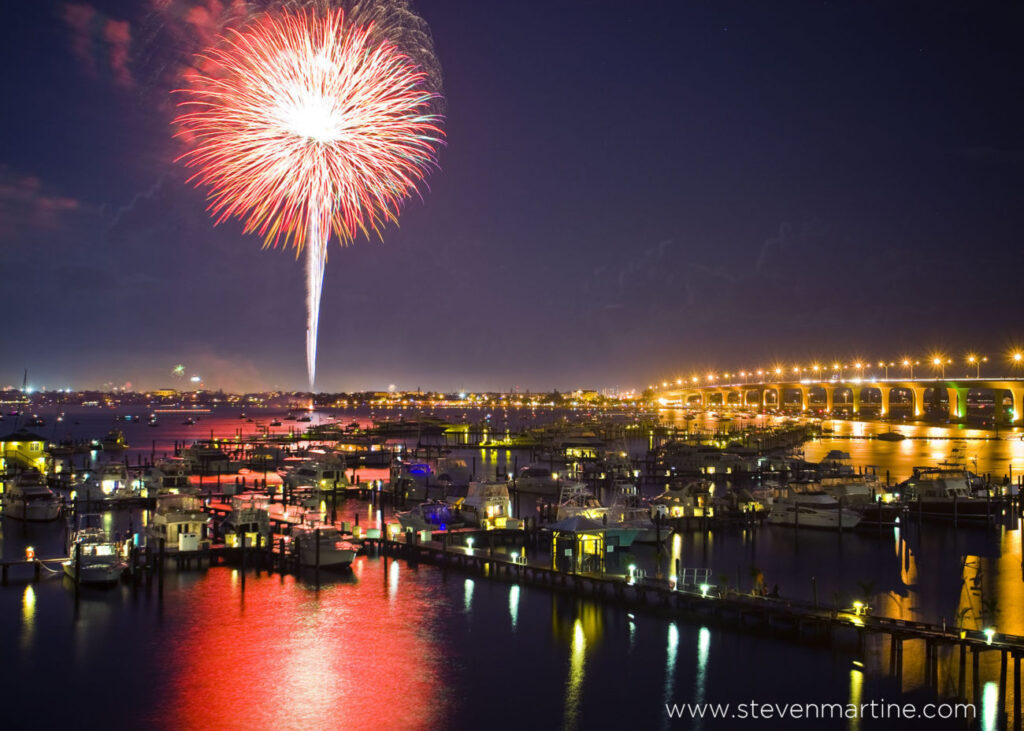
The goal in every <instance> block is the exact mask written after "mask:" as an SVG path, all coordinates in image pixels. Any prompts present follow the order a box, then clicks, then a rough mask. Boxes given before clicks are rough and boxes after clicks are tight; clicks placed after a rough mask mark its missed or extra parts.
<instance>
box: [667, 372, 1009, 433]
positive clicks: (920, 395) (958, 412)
mask: <svg viewBox="0 0 1024 731" xmlns="http://www.w3.org/2000/svg"><path fill="white" fill-rule="evenodd" d="M894 391H899V392H901V394H903V395H909V397H910V400H911V403H910V407H911V409H912V410H913V414H914V416H920V415H921V414H922V413H923V412H924V408H925V405H926V403H935V402H942V401H945V403H946V408H947V409H948V412H949V419H950V421H958V420H961V419H964V418H965V417H966V416H967V396H968V394H969V393H972V394H975V398H977V397H978V396H979V395H984V394H991V396H992V399H993V403H994V404H995V409H996V413H997V414H998V412H999V409H1000V407H1001V405H1002V404H1004V403H1005V399H1006V398H1007V397H1009V398H1010V399H1011V401H1012V413H1011V423H1013V424H1024V378H957V379H945V378H916V379H907V378H892V379H889V378H878V379H874V378H869V379H864V378H845V379H844V378H832V379H829V380H809V379H803V380H792V381H786V380H780V381H763V382H760V383H709V384H705V385H698V384H693V385H688V384H682V385H679V386H672V385H669V386H668V387H666V388H661V389H658V391H657V398H658V399H659V400H660V401H661V402H662V403H663V404H665V405H672V404H677V405H680V406H700V407H703V408H711V407H714V406H720V407H722V408H736V409H747V408H758V409H764V408H780V407H781V406H782V405H784V404H786V403H787V399H790V400H791V402H792V404H793V406H794V407H795V406H796V405H797V401H796V399H795V398H794V397H795V394H797V393H799V395H800V401H799V405H800V410H801V411H809V410H811V409H812V408H815V407H817V406H820V407H821V408H823V409H824V410H825V411H826V412H833V411H835V408H836V405H837V404H838V405H840V406H843V407H844V408H847V407H848V408H849V409H850V411H851V412H852V413H854V414H857V413H859V412H860V410H861V407H862V406H866V405H870V406H871V407H872V409H874V408H876V407H877V408H878V409H879V413H880V414H881V415H883V416H885V415H887V414H888V413H889V411H890V400H891V398H892V395H893V392H894ZM929 392H930V395H931V399H929V400H927V401H926V399H925V396H926V395H929ZM812 397H813V400H814V402H815V406H812Z"/></svg>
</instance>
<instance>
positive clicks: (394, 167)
mask: <svg viewBox="0 0 1024 731" xmlns="http://www.w3.org/2000/svg"><path fill="white" fill-rule="evenodd" d="M378 31H379V29H378V28H377V26H376V24H375V23H373V22H370V23H367V24H358V23H355V22H353V21H352V19H351V18H350V17H347V16H346V15H345V13H344V11H343V10H342V9H340V8H333V9H331V8H328V9H323V10H319V11H318V10H305V9H303V10H292V11H280V12H277V13H264V14H262V15H259V16H257V17H256V18H254V19H253V20H252V21H251V22H250V23H249V24H247V25H246V26H245V27H243V28H242V29H240V30H234V31H231V32H229V34H228V35H227V36H226V37H223V38H221V41H220V43H219V44H217V45H216V46H215V47H213V48H210V49H208V50H207V51H205V52H204V53H201V54H199V56H198V58H197V60H198V63H197V66H198V67H199V68H200V69H202V70H201V71H197V72H195V73H193V74H191V75H189V77H188V85H187V88H185V89H182V90H180V92H181V93H182V94H183V95H184V100H183V101H182V102H181V106H182V107H183V111H182V114H180V115H179V116H178V118H177V119H176V120H175V121H176V123H177V124H178V125H179V127H180V131H179V136H181V137H183V138H184V139H185V140H186V141H187V142H188V143H189V145H190V148H189V150H188V151H187V152H186V153H185V154H184V155H182V157H181V159H182V160H184V161H185V163H186V164H187V165H188V166H189V167H194V168H196V169H197V172H196V173H195V174H194V175H193V176H192V178H190V182H194V183H195V184H196V185H199V186H204V187H206V188H207V189H208V199H209V203H210V205H209V210H210V212H211V214H212V215H213V216H214V218H215V220H216V222H217V223H221V222H222V221H224V220H226V219H227V218H231V217H235V218H238V219H241V220H242V221H243V222H244V230H245V232H246V233H257V234H259V235H260V236H262V237H263V241H264V245H268V246H276V245H278V244H279V243H280V244H283V245H290V246H294V247H295V248H296V250H297V251H300V250H302V249H303V248H305V249H306V256H307V266H306V278H307V314H308V320H307V330H306V357H307V363H308V369H309V382H310V388H311V389H312V388H313V382H314V378H315V375H316V341H317V330H318V320H319V310H320V293H321V290H322V287H323V275H324V265H325V263H326V258H327V243H328V240H329V238H330V236H331V234H332V233H333V234H334V235H335V236H336V237H337V238H338V240H339V241H340V242H341V243H342V244H343V245H344V244H347V243H349V242H351V241H352V240H353V239H354V238H355V237H356V236H357V235H359V234H360V233H362V234H364V235H367V236H369V235H370V233H371V232H373V233H375V234H377V235H380V232H381V229H382V228H383V227H384V226H385V225H387V224H388V223H391V222H394V221H396V220H397V217H398V213H399V210H400V208H401V205H402V203H403V202H404V201H405V200H406V199H408V198H409V197H410V196H411V195H413V194H414V193H416V192H417V186H418V185H419V184H420V183H421V182H422V181H423V179H424V177H425V176H426V174H427V172H428V171H429V170H430V169H431V168H432V167H434V165H435V164H436V154H437V148H438V146H439V145H440V144H441V141H442V139H443V132H442V131H441V128H440V126H439V125H440V118H439V116H438V115H437V114H434V113H433V112H432V111H431V109H432V107H433V105H434V103H435V101H436V100H437V95H436V94H435V93H434V92H432V91H430V90H429V86H428V83H427V73H426V72H425V71H424V70H423V69H421V68H420V67H419V66H418V65H417V64H416V63H415V62H414V61H412V60H411V59H410V58H409V57H408V56H407V55H405V54H403V53H402V52H401V51H400V50H399V48H398V46H397V45H395V44H394V43H392V42H391V41H390V40H389V39H388V38H387V37H386V35H384V34H381V33H380V32H378ZM381 35H384V37H381Z"/></svg>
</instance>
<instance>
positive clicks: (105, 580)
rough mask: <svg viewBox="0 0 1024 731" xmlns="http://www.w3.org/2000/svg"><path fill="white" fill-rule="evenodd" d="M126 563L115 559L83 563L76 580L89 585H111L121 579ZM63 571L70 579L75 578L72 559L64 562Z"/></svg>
mask: <svg viewBox="0 0 1024 731" xmlns="http://www.w3.org/2000/svg"><path fill="white" fill-rule="evenodd" d="M125 568H127V567H126V565H125V564H124V562H121V561H116V562H111V563H102V564H99V563H97V564H85V565H83V566H82V569H81V572H80V573H79V577H78V581H79V583H81V584H87V585H89V586H113V585H114V584H116V583H117V582H118V581H120V580H121V574H123V573H124V570H125ZM64 573H65V575H67V576H68V577H69V578H70V579H71V580H72V581H74V579H75V563H74V561H65V562H64Z"/></svg>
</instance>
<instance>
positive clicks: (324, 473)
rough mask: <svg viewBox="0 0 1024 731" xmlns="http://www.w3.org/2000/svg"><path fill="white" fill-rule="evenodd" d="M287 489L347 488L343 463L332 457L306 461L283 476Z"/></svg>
mask: <svg viewBox="0 0 1024 731" xmlns="http://www.w3.org/2000/svg"><path fill="white" fill-rule="evenodd" d="M284 484H285V486H286V487H288V488H294V487H305V486H310V487H315V488H317V489H318V490H335V489H339V488H341V489H344V488H347V487H348V486H349V481H348V477H346V475H345V463H344V462H343V461H341V460H340V459H337V458H335V457H333V456H328V455H325V456H324V457H322V458H318V459H308V460H306V461H305V462H303V463H302V464H300V465H299V466H298V467H296V468H294V469H293V470H291V471H290V472H288V473H287V474H286V475H285V476H284Z"/></svg>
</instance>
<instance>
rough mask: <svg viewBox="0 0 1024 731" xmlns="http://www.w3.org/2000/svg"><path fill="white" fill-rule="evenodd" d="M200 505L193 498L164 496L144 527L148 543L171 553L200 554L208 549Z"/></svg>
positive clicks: (158, 500)
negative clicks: (193, 552)
mask: <svg viewBox="0 0 1024 731" xmlns="http://www.w3.org/2000/svg"><path fill="white" fill-rule="evenodd" d="M208 519H209V516H207V514H206V513H204V512H203V501H202V500H201V499H199V498H198V497H196V496H195V495H182V494H177V495H175V494H170V493H168V494H164V495H160V496H158V497H157V499H156V508H155V509H154V511H153V514H152V518H151V521H150V524H149V525H148V526H146V537H147V538H148V541H147V542H150V545H151V546H152V547H153V548H157V549H159V547H160V541H163V542H164V546H163V547H164V550H165V551H170V552H182V551H199V550H202V549H204V548H207V547H209V545H210V541H209V539H208V538H207V535H206V524H207V522H208Z"/></svg>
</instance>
